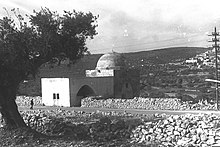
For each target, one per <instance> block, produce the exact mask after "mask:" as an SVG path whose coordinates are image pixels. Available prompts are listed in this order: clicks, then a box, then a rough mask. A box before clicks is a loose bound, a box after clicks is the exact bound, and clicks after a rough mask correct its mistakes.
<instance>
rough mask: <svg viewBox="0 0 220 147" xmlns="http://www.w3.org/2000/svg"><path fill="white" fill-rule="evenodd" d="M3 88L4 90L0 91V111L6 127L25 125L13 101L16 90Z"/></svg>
mask: <svg viewBox="0 0 220 147" xmlns="http://www.w3.org/2000/svg"><path fill="white" fill-rule="evenodd" d="M5 90H6V91H1V98H0V99H1V101H0V102H1V103H0V112H1V114H2V118H3V119H4V121H5V124H6V127H10V128H11V127H13V128H19V127H20V128H21V127H27V125H26V124H25V122H24V120H23V118H22V117H21V115H20V113H19V111H18V107H17V104H16V103H15V99H16V90H13V89H12V88H7V89H5Z"/></svg>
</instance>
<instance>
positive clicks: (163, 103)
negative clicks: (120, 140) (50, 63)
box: [81, 97, 215, 110]
mask: <svg viewBox="0 0 220 147" xmlns="http://www.w3.org/2000/svg"><path fill="white" fill-rule="evenodd" d="M81 107H96V108H118V109H125V108H128V109H146V110H214V109H215V105H212V104H209V103H196V104H190V103H188V102H181V101H180V100H179V99H177V98H141V97H136V98H133V99H94V98H92V97H88V98H84V99H83V100H82V106H81Z"/></svg>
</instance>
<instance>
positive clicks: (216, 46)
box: [209, 27, 219, 110]
mask: <svg viewBox="0 0 220 147" xmlns="http://www.w3.org/2000/svg"><path fill="white" fill-rule="evenodd" d="M209 36H213V38H212V40H211V41H209V42H214V45H212V47H213V48H214V49H215V76H216V80H217V81H218V49H219V45H218V42H219V38H217V36H219V33H218V32H217V31H216V27H215V29H214V32H212V35H209ZM215 98H216V109H217V110H219V106H218V105H219V104H218V83H217V82H216V93H215Z"/></svg>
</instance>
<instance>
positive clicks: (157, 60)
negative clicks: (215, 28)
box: [125, 47, 209, 64]
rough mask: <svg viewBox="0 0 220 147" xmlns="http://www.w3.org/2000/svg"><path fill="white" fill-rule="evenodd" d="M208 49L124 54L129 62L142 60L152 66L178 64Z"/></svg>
mask: <svg viewBox="0 0 220 147" xmlns="http://www.w3.org/2000/svg"><path fill="white" fill-rule="evenodd" d="M207 50H209V49H208V48H201V47H173V48H165V49H158V50H151V51H142V52H134V53H127V54H125V55H126V57H127V58H128V60H129V62H131V63H134V62H135V60H136V61H137V60H138V59H144V60H146V61H147V62H149V63H152V64H164V63H170V62H179V61H183V60H186V59H188V58H190V57H194V56H195V55H197V54H200V53H203V52H206V51H207Z"/></svg>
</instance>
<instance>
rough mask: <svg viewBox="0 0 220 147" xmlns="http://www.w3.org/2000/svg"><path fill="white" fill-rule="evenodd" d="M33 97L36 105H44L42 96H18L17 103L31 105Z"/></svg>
mask: <svg viewBox="0 0 220 147" xmlns="http://www.w3.org/2000/svg"><path fill="white" fill-rule="evenodd" d="M31 99H33V101H34V105H35V106H42V98H41V97H40V96H17V97H16V103H17V105H18V106H30V102H31Z"/></svg>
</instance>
